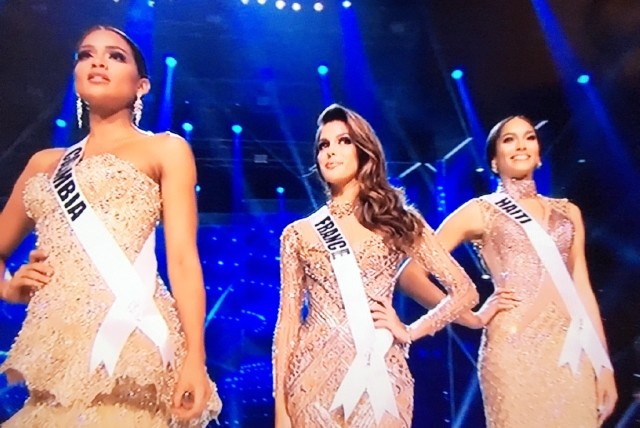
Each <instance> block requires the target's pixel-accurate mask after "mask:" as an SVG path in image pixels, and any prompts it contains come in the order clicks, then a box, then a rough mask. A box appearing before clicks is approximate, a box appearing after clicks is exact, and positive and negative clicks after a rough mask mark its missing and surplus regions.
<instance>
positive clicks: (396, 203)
mask: <svg viewBox="0 0 640 428" xmlns="http://www.w3.org/2000/svg"><path fill="white" fill-rule="evenodd" d="M334 121H340V122H343V123H345V124H346V125H347V128H348V129H349V134H350V136H351V139H352V140H353V143H354V144H355V146H356V150H357V153H358V172H357V176H356V179H357V180H358V183H359V186H360V190H359V192H358V196H357V203H358V206H359V207H360V209H359V210H357V211H356V215H357V217H358V221H360V223H361V224H362V225H363V226H365V227H366V228H367V229H370V230H375V231H376V232H379V233H381V234H382V236H383V237H384V238H385V241H386V242H387V243H388V244H390V245H392V246H393V247H394V248H397V249H399V250H401V251H405V252H406V251H408V249H409V247H410V246H411V245H413V244H414V242H415V241H416V239H417V238H418V237H419V235H420V234H421V233H422V230H423V228H424V223H423V221H422V219H421V217H420V216H419V215H418V213H417V212H416V210H415V209H413V208H411V207H408V206H407V202H406V197H405V195H404V191H403V190H402V189H399V188H397V187H394V186H392V185H391V184H390V183H389V180H388V179H387V165H386V161H385V156H384V151H383V150H382V144H381V143H380V140H379V139H378V136H377V135H376V133H375V131H374V130H373V128H371V125H369V122H367V121H366V120H365V119H364V118H363V117H362V116H360V115H359V114H358V113H356V112H355V111H353V110H350V109H348V108H346V107H343V106H341V105H339V104H332V105H330V106H329V107H327V108H326V109H325V110H324V111H323V112H322V113H321V114H320V116H319V117H318V131H317V132H316V168H317V169H318V173H320V166H319V165H318V164H317V159H318V158H317V155H318V144H317V143H318V139H319V138H320V131H321V129H322V127H323V126H324V125H326V124H327V123H329V122H334ZM320 177H321V178H322V175H321V174H320ZM322 181H323V182H324V183H325V185H326V186H327V191H330V189H329V186H328V184H327V183H326V181H324V179H322Z"/></svg>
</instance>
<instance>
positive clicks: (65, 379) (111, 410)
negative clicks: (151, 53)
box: [0, 27, 221, 428]
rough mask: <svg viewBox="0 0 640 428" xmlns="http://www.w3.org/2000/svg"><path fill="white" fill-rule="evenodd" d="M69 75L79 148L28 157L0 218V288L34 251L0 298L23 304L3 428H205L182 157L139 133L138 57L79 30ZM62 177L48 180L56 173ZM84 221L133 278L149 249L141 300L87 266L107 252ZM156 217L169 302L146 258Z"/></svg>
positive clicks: (168, 138)
mask: <svg viewBox="0 0 640 428" xmlns="http://www.w3.org/2000/svg"><path fill="white" fill-rule="evenodd" d="M74 76H75V87H76V91H77V93H78V96H79V100H78V107H79V110H78V116H79V120H80V121H81V120H82V115H83V113H85V114H86V111H84V110H86V107H88V108H89V114H88V115H89V124H90V131H89V135H88V137H87V139H85V140H84V142H83V143H80V144H79V145H78V149H77V150H73V151H72V152H70V151H69V150H67V151H65V150H61V149H47V150H43V151H41V152H38V153H36V154H35V155H34V156H33V157H32V158H31V160H30V161H29V163H28V165H27V166H26V168H25V169H24V171H23V172H22V174H21V176H20V177H19V179H18V181H17V183H16V185H15V187H14V189H13V192H12V194H11V196H10V198H9V200H8V202H7V204H6V206H5V208H4V210H3V211H2V213H1V214H0V230H2V234H0V277H4V271H5V260H6V259H7V257H8V256H9V255H10V254H11V253H12V252H13V251H14V249H15V248H16V247H17V246H18V244H19V243H20V242H21V241H22V240H23V239H24V237H25V236H26V235H27V234H28V233H29V232H30V231H31V230H32V229H34V228H35V232H36V235H37V242H38V245H37V247H38V248H37V250H35V251H34V252H32V254H31V257H30V262H29V263H28V264H26V265H24V266H22V267H21V268H20V269H19V270H18V271H16V272H15V273H14V275H13V277H12V278H11V279H10V280H9V281H3V282H2V284H1V288H0V292H1V296H2V298H3V299H4V300H7V301H11V302H25V303H28V306H27V315H26V319H25V321H24V324H23V326H22V329H21V330H20V333H19V334H18V336H17V338H16V340H15V342H14V344H13V346H12V348H11V351H10V353H9V356H8V358H7V359H6V361H5V363H4V364H3V365H2V366H1V370H2V371H3V372H5V373H6V374H7V375H8V377H9V378H10V380H24V381H25V382H26V384H27V387H28V389H29V395H30V396H29V399H28V400H27V402H26V403H25V405H24V407H23V408H22V409H21V410H19V411H18V412H17V414H15V415H14V416H13V417H12V418H11V419H10V420H9V421H7V422H6V423H5V424H4V425H3V426H5V427H8V428H9V427H47V428H49V427H65V428H66V427H71V426H74V427H80V426H82V427H85V426H86V427H89V426H90V427H114V426H123V427H124V426H128V427H131V426H136V427H138V426H139V427H168V426H206V424H207V423H208V421H209V420H211V419H212V418H215V417H217V415H218V413H219V412H220V408H221V403H220V400H219V398H218V395H217V393H216V390H215V385H214V384H213V383H212V382H211V381H210V380H209V378H208V376H207V372H206V367H205V355H204V309H205V295H204V287H203V281H202V272H201V268H200V262H199V258H198V254H197V249H196V239H195V233H196V228H197V216H196V203H195V195H194V186H195V164H194V160H193V157H192V154H191V151H190V148H189V145H188V144H187V143H186V142H185V141H184V140H183V139H181V138H180V137H178V136H175V135H172V134H168V133H167V134H161V135H154V134H150V133H146V132H143V131H141V130H140V129H138V127H137V122H138V120H139V117H140V114H141V107H142V103H141V97H142V96H143V95H145V94H146V93H147V92H148V91H149V88H150V83H149V79H148V77H147V71H146V65H145V63H144V60H143V57H142V54H141V52H140V50H139V48H138V47H137V46H136V45H135V44H134V43H133V42H132V41H131V40H130V39H129V38H128V37H127V36H126V35H125V34H124V33H122V32H121V31H120V30H117V29H115V28H111V27H96V28H93V29H91V30H90V31H88V32H87V33H86V35H85V36H84V37H83V38H82V39H81V41H80V43H79V47H78V53H77V61H76V64H75V70H74ZM74 153H76V154H77V153H82V155H81V156H79V157H78V158H76V161H77V163H76V164H75V165H74V166H73V168H69V165H70V164H65V163H64V162H61V159H71V157H69V156H70V155H73V154H74ZM57 165H60V166H59V167H57ZM67 170H68V174H61V175H60V176H58V175H56V178H55V179H53V180H52V175H53V174H54V171H58V172H61V171H62V172H63V171H67ZM60 177H61V178H60ZM71 180H73V181H71ZM80 193H82V194H83V195H80ZM82 198H84V199H82ZM89 208H91V209H92V210H90V209H89ZM90 211H93V212H94V213H95V215H94V216H92V218H93V219H94V220H95V221H96V222H97V224H98V225H99V226H100V227H103V228H104V230H106V233H107V235H106V236H107V240H109V239H112V240H113V242H115V246H114V247H112V248H116V249H117V251H115V253H114V255H115V256H118V254H117V253H118V251H119V254H121V255H122V260H124V263H129V266H128V268H130V267H131V265H132V264H135V266H138V258H139V256H140V254H141V253H142V251H143V250H144V249H145V248H151V251H150V252H148V251H147V250H145V251H147V252H146V253H145V254H147V255H150V256H151V257H152V258H151V259H150V260H152V261H153V262H152V263H151V264H150V265H151V266H153V269H151V270H150V271H149V274H150V275H149V276H147V277H146V278H147V279H148V281H146V282H144V284H145V285H149V287H148V290H149V294H148V295H145V296H144V298H143V297H141V296H142V294H141V290H140V289H138V288H136V287H137V286H138V284H142V283H143V281H142V280H141V278H142V276H140V277H138V278H135V275H132V276H127V277H126V279H127V281H121V282H120V283H116V282H114V281H108V280H107V276H105V271H103V270H99V269H98V266H105V260H99V259H97V258H95V257H93V258H92V257H91V256H90V254H92V253H91V252H90V250H89V249H92V250H91V251H95V250H96V248H98V250H99V249H100V248H104V247H105V246H107V243H106V240H105V241H100V242H96V238H92V237H91V235H90V234H91V233H95V232H96V230H91V231H87V230H82V229H77V228H76V227H79V226H77V223H74V222H76V221H77V220H78V219H79V218H82V219H86V218H87V217H88V214H91V212H90ZM160 219H162V220H163V222H164V232H165V237H166V243H167V244H166V245H167V260H168V268H169V278H170V280H171V285H172V291H173V296H175V300H174V297H172V295H171V294H169V292H168V291H167V289H166V287H165V286H164V284H163V283H162V281H161V280H160V277H159V276H158V275H157V272H156V270H155V264H154V263H155V255H154V253H153V248H152V247H147V243H149V242H150V243H153V236H154V235H153V234H154V233H155V226H156V224H157V222H158V221H159V220H160ZM87 232H88V233H89V235H87ZM106 262H111V260H107V261H106ZM135 272H136V271H134V273H135ZM106 273H107V274H109V273H111V274H113V273H114V272H106ZM115 273H116V274H118V272H115ZM120 273H121V272H120ZM120 277H122V278H124V277H125V276H123V275H121V276H120ZM128 280H131V282H129V281H128ZM136 281H137V282H136ZM123 301H124V302H128V306H125V307H123V305H122V302H123ZM136 305H139V306H136ZM107 326H109V327H107ZM127 326H128V327H127ZM131 326H133V327H131ZM129 327H131V328H129ZM127 328H129V329H128V330H127ZM123 329H124V330H123ZM157 332H160V334H159V335H158V334H156V333H157ZM117 341H120V343H119V345H116V344H115V342H117ZM160 345H162V346H160Z"/></svg>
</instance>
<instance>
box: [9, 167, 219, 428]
mask: <svg viewBox="0 0 640 428" xmlns="http://www.w3.org/2000/svg"><path fill="white" fill-rule="evenodd" d="M76 172H77V182H78V183H79V185H80V186H81V188H82V190H83V192H84V194H85V196H86V198H87V199H88V200H89V202H90V203H91V205H92V206H93V208H94V210H95V211H96V213H97V215H98V217H99V218H100V219H101V220H102V221H103V222H104V224H105V225H106V226H107V228H108V229H109V230H110V231H111V232H112V234H113V236H114V237H115V239H116V241H117V242H118V243H119V244H120V246H121V248H122V249H123V250H124V252H125V253H126V255H127V256H128V257H129V259H130V260H134V259H135V257H136V255H137V254H138V252H139V251H140V250H141V248H142V246H143V244H144V242H145V240H146V237H147V236H148V235H149V234H150V233H153V231H154V228H155V225H156V223H157V221H158V219H159V217H160V208H161V199H160V190H159V186H158V185H157V184H156V183H155V182H154V181H153V180H151V179H150V178H149V177H148V176H147V175H145V174H144V173H142V172H141V171H139V170H137V169H136V168H135V167H134V166H133V165H131V164H129V163H128V162H126V161H123V160H120V159H119V158H116V157H115V156H113V155H99V156H93V157H90V158H88V159H85V160H83V161H82V162H81V163H80V164H79V165H78V166H77V169H76ZM24 204H25V207H26V209H27V213H28V215H29V216H30V217H31V218H32V219H33V220H34V221H35V225H36V226H35V227H36V233H37V236H38V244H39V247H40V248H42V249H44V250H45V251H46V252H47V253H48V254H49V258H48V259H47V262H48V263H49V264H50V265H51V266H52V268H53V269H54V272H55V274H54V275H53V277H52V278H51V282H50V283H49V284H48V285H46V286H45V287H44V288H42V289H41V290H40V291H38V292H37V293H36V294H35V295H34V296H33V298H32V299H31V302H30V303H29V305H28V307H27V316H26V319H25V321H24V324H23V326H22V329H21V330H20V333H19V334H18V336H17V338H16V340H15V342H14V344H13V346H12V348H11V351H10V353H9V356H8V358H7V360H6V361H5V363H4V364H3V365H2V366H1V370H2V371H4V372H7V374H8V375H9V378H10V379H11V378H16V377H18V378H24V379H25V380H26V383H27V386H28V388H29V392H30V398H29V399H28V400H27V402H26V403H25V406H24V407H23V408H22V409H21V410H20V411H19V412H18V413H17V414H15V415H14V416H13V418H11V419H10V420H9V421H8V422H6V423H5V424H4V425H3V427H7V428H9V427H30V428H33V427H36V428H37V427H47V428H50V427H54V428H56V427H60V428H63V427H64V428H68V427H115V426H119V427H134V426H135V427H145V428H146V427H154V428H155V427H167V426H176V427H177V426H205V425H206V424H207V422H208V421H209V420H210V419H212V418H213V417H216V416H217V415H218V413H219V411H220V408H221V403H220V400H219V398H218V395H217V393H216V392H215V391H216V389H215V385H213V384H212V387H213V391H214V393H213V397H212V399H211V400H210V402H209V403H208V409H207V410H206V411H205V413H204V414H203V416H202V420H195V421H190V422H189V423H185V422H181V423H179V422H178V421H177V420H173V419H172V417H171V414H170V406H171V397H172V393H173V386H174V383H175V380H176V377H177V375H176V372H174V371H173V370H172V369H170V368H168V369H165V368H164V367H163V364H162V360H161V357H160V354H159V352H158V351H157V350H156V348H155V346H154V344H153V342H151V340H149V339H148V338H147V337H146V336H145V335H144V334H142V333H141V332H140V331H139V330H135V331H134V332H133V333H132V335H131V336H130V337H129V339H128V341H127V343H126V344H125V347H124V348H123V350H122V353H121V354H120V358H119V360H118V363H117V365H116V368H115V372H114V374H113V375H112V376H109V375H108V374H107V372H106V370H105V369H104V367H103V366H102V365H101V366H99V367H98V368H97V369H96V370H95V371H93V372H90V371H89V361H90V360H89V357H90V352H91V349H92V344H93V340H94V338H95V335H96V332H97V330H98V327H99V326H100V324H101V321H102V320H103V319H104V317H105V315H106V313H107V310H108V309H109V308H110V306H111V304H112V302H113V300H114V299H113V295H112V293H111V291H110V289H109V288H107V286H106V285H105V283H104V282H103V280H102V278H101V277H100V276H99V275H98V273H97V271H96V269H95V268H94V266H93V265H92V262H91V261H90V260H89V259H88V257H87V255H86V253H85V252H84V250H83V249H82V247H81V245H80V243H79V242H78V241H77V239H76V238H75V236H74V234H73V232H72V231H71V229H70V226H69V225H68V223H67V221H66V219H65V217H64V214H63V212H62V210H61V208H60V207H59V205H58V203H57V202H56V199H55V198H54V192H53V190H52V186H51V185H50V181H49V179H48V177H46V176H45V175H44V174H39V175H36V176H34V177H33V178H31V179H30V180H29V181H28V182H27V183H26V186H25V190H24ZM154 300H155V303H156V305H157V306H158V309H159V310H160V313H161V314H162V316H163V317H164V319H165V320H166V322H167V325H168V327H169V331H170V335H171V339H172V341H173V343H174V345H175V346H176V355H175V356H176V362H177V367H179V366H180V365H181V362H182V360H183V358H184V356H185V339H184V334H183V332H182V329H181V326H180V322H179V319H178V314H177V310H176V307H175V302H174V300H173V298H172V297H171V295H170V294H169V292H168V291H167V289H166V288H165V286H164V284H163V283H162V282H161V280H160V278H159V277H158V280H157V287H156V291H155V295H154Z"/></svg>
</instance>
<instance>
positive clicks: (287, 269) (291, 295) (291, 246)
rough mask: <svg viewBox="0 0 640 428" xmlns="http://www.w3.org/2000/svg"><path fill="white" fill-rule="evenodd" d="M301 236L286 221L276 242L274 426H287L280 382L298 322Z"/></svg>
mask: <svg viewBox="0 0 640 428" xmlns="http://www.w3.org/2000/svg"><path fill="white" fill-rule="evenodd" d="M300 239H301V237H300V236H299V234H298V232H297V231H296V230H295V225H294V224H290V225H289V226H287V227H286V228H285V229H284V231H283V232H282V237H281V242H280V307H279V309H278V321H277V322H276V330H275V333H274V337H273V391H274V398H275V416H276V427H277V428H281V427H290V426H291V421H290V420H289V416H288V414H287V408H286V397H285V395H284V381H285V376H286V372H287V370H288V368H289V360H290V358H291V353H292V351H293V349H294V348H295V344H296V341H297V338H298V330H299V329H300V325H301V310H302V297H303V296H302V289H303V280H304V271H303V268H302V263H301V261H300V258H299V252H300V245H301V242H300Z"/></svg>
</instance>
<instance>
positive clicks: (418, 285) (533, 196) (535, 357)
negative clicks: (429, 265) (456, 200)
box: [392, 116, 617, 428]
mask: <svg viewBox="0 0 640 428" xmlns="http://www.w3.org/2000/svg"><path fill="white" fill-rule="evenodd" d="M487 160H488V161H489V162H490V165H491V169H492V170H493V172H494V173H495V174H497V175H498V176H499V177H500V180H501V185H500V187H499V188H498V190H497V192H496V193H495V194H493V195H501V196H500V198H502V197H503V196H508V197H510V199H511V200H513V201H516V202H517V204H518V205H519V207H520V209H522V211H525V212H526V214H527V215H528V217H529V218H530V220H531V221H535V222H537V224H539V225H540V226H541V227H542V229H543V230H540V229H538V230H539V233H538V234H545V233H546V234H547V235H549V236H550V238H551V241H550V242H552V243H553V244H555V246H556V247H557V250H558V252H559V253H560V256H561V257H560V258H559V260H560V264H563V265H564V266H566V271H568V272H569V275H570V277H568V278H570V279H571V280H572V283H571V287H573V288H574V289H575V292H577V293H576V294H574V298H573V299H572V300H573V301H569V302H567V300H565V299H564V298H563V297H562V296H561V291H560V288H559V287H558V286H557V285H556V284H555V282H556V281H554V280H553V278H552V274H551V273H550V272H549V270H548V269H547V267H546V265H545V264H544V263H543V260H542V258H541V257H546V255H545V254H542V256H541V255H540V254H539V252H538V251H537V250H536V248H535V246H534V244H533V241H532V240H531V239H530V237H529V236H528V235H527V233H526V232H525V229H524V228H523V227H522V226H521V225H520V224H518V222H516V221H514V217H513V216H515V218H521V217H519V216H520V215H521V213H518V212H517V211H516V208H515V207H510V208H508V209H507V211H505V210H503V209H501V208H500V204H494V203H492V202H490V201H489V200H488V199H486V198H484V197H481V198H476V199H473V200H471V201H470V202H468V203H466V204H464V205H463V206H462V207H460V208H459V209H458V210H457V211H456V212H454V213H453V214H451V215H450V216H449V217H448V218H447V219H446V220H445V221H444V222H443V223H442V225H441V226H440V227H439V228H438V231H437V236H438V238H439V239H440V240H441V241H442V243H443V245H444V246H445V248H447V249H448V250H450V251H452V250H453V249H455V248H456V247H457V246H458V245H460V244H461V243H462V242H464V241H468V242H472V243H473V244H474V245H475V247H476V249H477V250H478V252H479V254H480V255H481V256H482V259H483V261H484V263H485V265H486V267H487V269H488V270H489V272H490V274H491V277H492V279H493V282H494V285H495V292H494V294H493V295H492V296H491V297H490V298H489V299H488V300H487V301H486V302H485V303H484V304H483V305H482V307H481V308H480V309H479V310H478V311H477V312H475V313H474V312H471V311H470V312H468V313H466V314H464V315H463V316H462V317H460V318H459V319H458V320H456V322H457V323H460V324H462V325H466V326H468V327H471V328H484V331H483V336H482V343H481V347H480V356H479V367H478V369H479V376H480V386H481V390H482V397H483V401H484V409H485V416H486V421H487V426H488V427H495V428H498V427H500V428H510V427H532V428H533V427H581V428H590V427H596V426H599V425H600V424H602V422H603V421H604V420H605V419H606V418H607V417H608V416H609V415H610V414H611V413H612V411H613V409H614V406H615V402H616V400H617V392H616V386H615V380H614V377H613V371H612V367H611V363H610V362H609V359H608V355H607V351H606V340H605V335H604V330H603V328H602V321H601V319H600V313H599V310H598V305H597V302H596V300H595V297H594V295H593V291H592V290H591V285H590V282H589V277H588V273H587V265H586V260H585V254H584V239H585V238H584V236H585V232H584V225H583V222H582V217H581V214H580V210H579V209H578V207H576V206H575V205H574V204H572V203H570V202H568V201H567V200H566V199H552V198H547V197H544V196H541V195H539V194H538V193H537V191H536V184H535V182H534V181H533V172H534V170H535V169H536V168H537V167H538V166H539V165H540V145H539V141H538V136H537V133H536V130H535V127H533V125H532V123H531V122H530V121H529V120H528V119H527V118H524V117H521V116H514V117H508V118H506V119H504V120H502V121H501V122H499V123H498V124H497V125H496V126H495V127H494V128H493V130H492V131H491V133H490V134H489V137H488V139H487ZM500 198H499V199H500ZM509 213H511V214H512V215H513V216H510V215H509ZM522 218H524V217H522ZM399 280H400V282H401V283H402V284H403V286H404V288H405V289H408V290H411V291H410V294H411V295H413V296H414V297H415V298H416V299H418V300H419V301H420V302H421V303H423V304H424V305H425V306H427V307H430V306H433V305H435V304H437V302H438V301H439V300H440V298H441V297H442V293H441V292H440V291H439V290H438V289H437V288H436V287H435V286H433V285H432V286H431V287H429V285H428V284H427V283H428V279H427V278H426V277H424V275H422V274H421V272H420V270H419V268H418V266H417V265H416V264H415V263H413V262H412V263H410V264H409V265H408V267H407V268H406V269H404V271H403V272H402V274H401V275H400V279H399ZM576 303H578V305H579V306H580V307H582V308H584V310H585V312H584V313H585V315H586V318H587V319H586V320H583V321H581V323H584V324H588V325H589V326H592V328H591V329H590V330H588V331H587V330H586V329H584V328H582V327H581V332H580V334H581V335H583V336H584V335H586V334H588V333H590V334H591V335H590V336H588V339H587V341H588V342H590V344H587V345H585V346H584V347H577V348H575V349H577V353H576V354H574V355H575V357H574V358H565V356H566V355H568V354H566V352H567V351H568V350H569V349H570V344H569V343H567V342H568V341H569V339H568V335H569V332H570V330H571V328H572V325H573V323H572V321H575V319H574V318H575V315H574V313H575V312H574V313H572V311H574V310H575V309H572V310H570V307H571V308H573V307H575V304H576ZM392 315H393V314H392ZM594 346H595V350H594Z"/></svg>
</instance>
